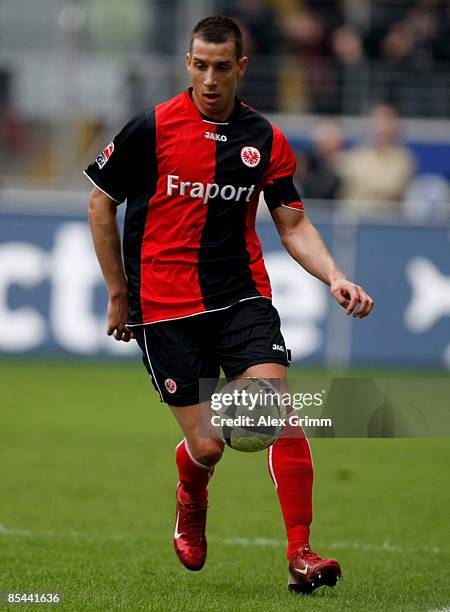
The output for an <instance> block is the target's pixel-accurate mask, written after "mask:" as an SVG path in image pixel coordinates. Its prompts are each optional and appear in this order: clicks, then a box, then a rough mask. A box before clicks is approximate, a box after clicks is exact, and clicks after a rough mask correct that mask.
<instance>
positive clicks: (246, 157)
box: [241, 147, 261, 168]
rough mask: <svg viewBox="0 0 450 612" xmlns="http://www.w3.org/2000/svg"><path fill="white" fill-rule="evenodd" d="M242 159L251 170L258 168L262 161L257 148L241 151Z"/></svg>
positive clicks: (247, 148)
mask: <svg viewBox="0 0 450 612" xmlns="http://www.w3.org/2000/svg"><path fill="white" fill-rule="evenodd" d="M241 159H242V161H243V163H244V164H245V165H246V166H248V167H249V168H256V166H257V165H258V164H259V162H260V161H261V153H260V152H259V151H258V149H256V148H255V147H244V148H243V149H242V150H241Z"/></svg>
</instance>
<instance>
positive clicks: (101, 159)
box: [95, 142, 114, 170]
mask: <svg viewBox="0 0 450 612" xmlns="http://www.w3.org/2000/svg"><path fill="white" fill-rule="evenodd" d="M113 152H114V143H113V142H110V143H109V145H108V146H107V147H106V149H103V151H102V152H101V153H100V155H99V156H98V157H97V159H96V160H95V161H96V162H97V166H98V167H99V169H100V170H101V169H102V168H103V166H105V164H106V163H107V162H108V159H109V158H110V157H111V155H112V154H113Z"/></svg>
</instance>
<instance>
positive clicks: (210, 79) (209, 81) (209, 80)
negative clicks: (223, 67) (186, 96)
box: [204, 68, 217, 87]
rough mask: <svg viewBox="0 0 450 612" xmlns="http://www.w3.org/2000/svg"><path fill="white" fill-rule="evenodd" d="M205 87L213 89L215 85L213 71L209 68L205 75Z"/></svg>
mask: <svg viewBox="0 0 450 612" xmlns="http://www.w3.org/2000/svg"><path fill="white" fill-rule="evenodd" d="M204 83H205V87H214V86H215V85H216V84H217V81H216V76H215V73H214V70H213V69H212V68H211V69H210V70H208V71H207V73H206V74H205V81H204Z"/></svg>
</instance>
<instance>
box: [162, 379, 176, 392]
mask: <svg viewBox="0 0 450 612" xmlns="http://www.w3.org/2000/svg"><path fill="white" fill-rule="evenodd" d="M164 385H165V387H166V389H167V391H168V392H169V393H175V391H176V390H177V383H176V382H175V381H174V380H173V379H172V378H166V380H165V381H164Z"/></svg>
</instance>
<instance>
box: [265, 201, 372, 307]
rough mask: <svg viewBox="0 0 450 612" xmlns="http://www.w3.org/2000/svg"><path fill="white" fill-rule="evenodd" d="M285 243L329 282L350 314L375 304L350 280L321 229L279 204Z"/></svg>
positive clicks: (277, 210)
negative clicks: (320, 231) (329, 247)
mask: <svg viewBox="0 0 450 612" xmlns="http://www.w3.org/2000/svg"><path fill="white" fill-rule="evenodd" d="M271 212H272V218H273V220H274V222H275V225H276V227H277V230H278V233H279V235H280V238H281V241H282V243H283V246H284V247H285V249H286V250H287V251H288V253H289V254H290V255H291V257H292V258H293V259H295V261H296V262H297V263H299V264H300V265H301V266H302V267H303V268H304V269H305V270H307V271H308V272H309V273H310V274H312V275H313V276H315V277H316V278H318V279H320V280H321V281H323V282H324V283H326V284H327V285H329V286H330V292H331V295H332V296H333V297H334V299H335V300H336V301H337V302H338V303H339V304H340V305H341V306H342V307H343V308H345V309H346V313H347V314H348V315H350V314H353V316H354V317H359V318H360V319H363V318H364V317H367V315H368V314H370V312H371V311H372V308H373V306H374V301H373V299H372V298H371V297H370V296H369V295H368V294H367V293H366V292H365V291H364V289H363V288H362V287H361V286H360V285H357V284H356V283H353V282H352V281H350V280H348V278H347V277H346V276H345V274H344V273H343V272H342V271H341V270H340V269H339V268H338V266H337V264H336V262H335V261H334V259H333V257H332V255H331V253H330V252H329V251H328V249H327V247H326V246H325V243H324V242H323V240H322V238H321V236H320V234H319V232H318V231H317V229H316V228H315V227H314V225H313V224H312V223H311V221H310V220H309V219H308V217H307V216H306V215H305V214H304V213H303V212H300V211H297V210H292V209H290V208H287V207H285V206H278V207H277V208H275V209H273V210H272V211H271Z"/></svg>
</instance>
